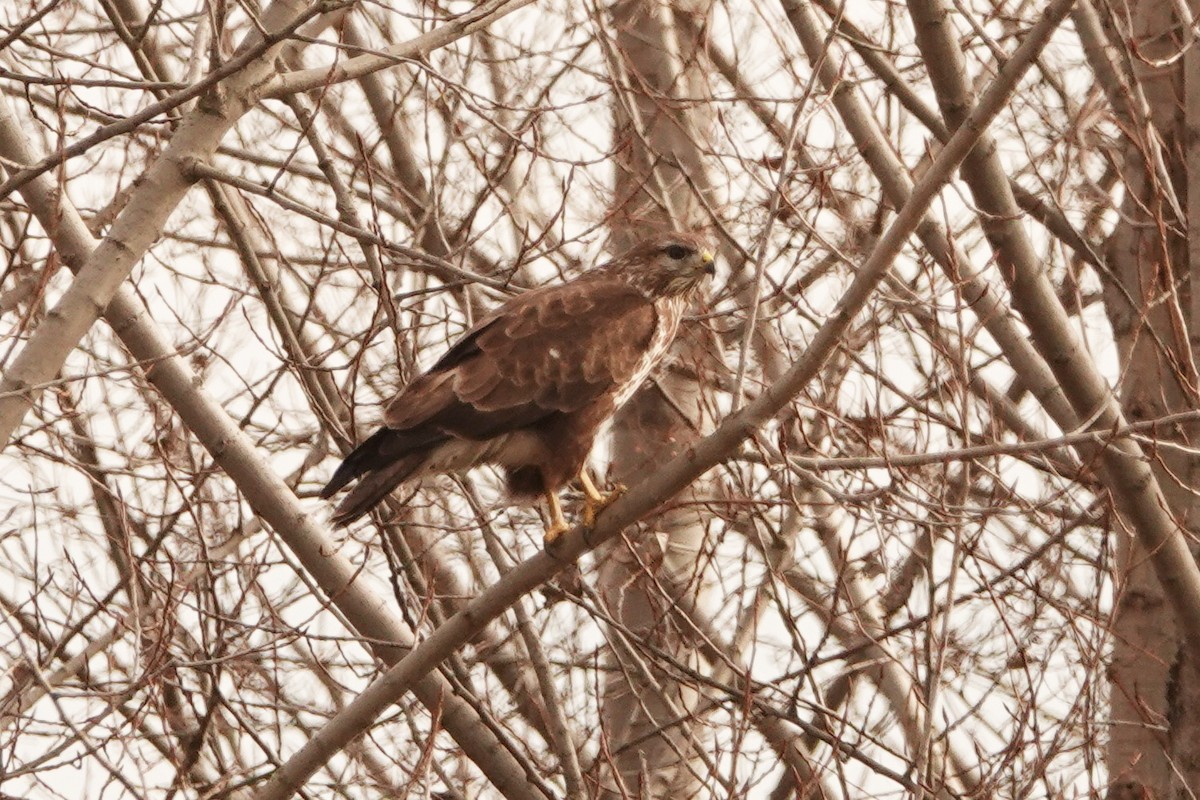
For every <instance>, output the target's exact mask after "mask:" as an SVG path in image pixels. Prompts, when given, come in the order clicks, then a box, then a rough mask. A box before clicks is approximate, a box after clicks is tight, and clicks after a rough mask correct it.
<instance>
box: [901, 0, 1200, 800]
mask: <svg viewBox="0 0 1200 800" xmlns="http://www.w3.org/2000/svg"><path fill="white" fill-rule="evenodd" d="M1146 5H1147V7H1146V8H1144V9H1143V11H1144V12H1145V13H1139V14H1136V15H1135V20H1136V22H1135V26H1136V27H1135V30H1134V32H1133V33H1134V38H1135V39H1136V40H1137V41H1138V42H1139V52H1140V54H1141V56H1142V57H1141V58H1138V59H1134V63H1135V69H1136V70H1140V71H1143V76H1142V77H1141V78H1140V79H1139V82H1140V83H1141V84H1142V87H1143V89H1144V90H1145V92H1146V97H1147V99H1148V101H1149V107H1150V109H1151V113H1152V114H1153V115H1154V117H1155V123H1156V127H1157V128H1158V130H1159V133H1160V135H1161V134H1163V133H1164V132H1166V131H1171V132H1175V131H1177V130H1178V129H1177V125H1176V123H1175V122H1174V121H1173V117H1174V116H1175V115H1176V114H1177V113H1178V107H1179V105H1180V100H1179V98H1178V94H1177V91H1178V90H1177V87H1176V85H1175V81H1173V80H1172V79H1171V77H1170V75H1168V74H1165V73H1163V72H1162V67H1161V66H1151V64H1148V63H1145V61H1144V59H1146V57H1147V56H1150V58H1151V59H1153V58H1154V57H1155V56H1173V55H1174V54H1175V53H1177V52H1178V51H1179V49H1180V48H1181V47H1183V46H1184V43H1183V42H1182V41H1176V40H1174V38H1173V36H1172V35H1170V31H1171V30H1172V27H1171V26H1172V24H1174V23H1173V22H1172V20H1171V18H1170V14H1171V9H1173V8H1174V6H1173V5H1171V4H1169V3H1159V4H1146ZM1150 6H1154V7H1153V8H1151V7H1150ZM909 8H910V10H911V12H912V15H913V21H914V29H915V31H916V35H917V44H918V47H919V48H920V49H921V52H922V54H923V55H924V57H925V61H926V63H927V64H928V65H929V74H930V78H931V80H932V82H933V84H934V88H935V90H936V93H937V98H938V103H939V105H940V107H941V109H942V113H943V115H944V116H945V117H946V120H947V123H948V124H949V125H950V126H951V127H954V126H955V125H957V124H958V123H959V121H960V120H961V118H962V116H963V114H964V112H965V109H967V108H969V107H970V104H971V90H970V86H969V83H968V81H967V77H966V70H965V64H964V60H963V58H962V53H961V49H960V48H959V47H958V45H957V38H956V36H957V34H956V32H955V30H954V28H953V26H952V25H951V24H950V18H949V12H948V7H947V6H946V5H945V4H943V3H942V2H940V0H910V2H909ZM1151 54H1153V55H1151ZM1147 70H1148V71H1150V72H1147ZM1151 73H1156V74H1151ZM1151 78H1152V79H1151ZM1156 107H1157V109H1158V110H1157V111H1155V109H1156ZM1129 109H1130V111H1129V113H1131V114H1135V113H1137V109H1138V104H1137V103H1133V102H1131V103H1129ZM1165 143H1166V145H1167V146H1165V147H1163V148H1161V149H1159V148H1158V147H1157V146H1155V147H1152V148H1142V147H1139V146H1137V145H1136V144H1135V145H1134V146H1133V147H1130V148H1129V149H1128V151H1127V153H1126V161H1125V165H1124V167H1125V170H1126V172H1125V175H1124V178H1125V181H1126V186H1127V191H1126V194H1125V200H1124V207H1123V209H1122V216H1121V220H1122V221H1121V222H1120V223H1119V224H1118V225H1117V228H1116V229H1115V230H1114V232H1113V236H1112V238H1111V239H1110V242H1109V246H1108V248H1107V250H1108V260H1109V264H1110V267H1111V268H1112V270H1111V274H1112V275H1113V276H1115V277H1116V278H1117V281H1118V282H1119V284H1120V285H1119V286H1114V285H1113V284H1112V282H1111V281H1107V282H1106V283H1107V284H1108V285H1107V286H1106V295H1107V296H1106V304H1107V308H1108V310H1109V315H1110V320H1111V321H1112V323H1113V328H1114V331H1115V332H1116V333H1117V336H1118V340H1119V341H1120V342H1121V343H1122V344H1123V346H1122V347H1121V354H1122V358H1123V365H1122V366H1123V367H1124V368H1125V369H1124V371H1123V375H1124V377H1125V379H1124V381H1123V383H1122V385H1121V386H1120V387H1119V391H1120V395H1121V404H1120V405H1118V404H1117V402H1116V401H1115V398H1114V397H1113V396H1112V395H1111V393H1110V391H1109V389H1108V387H1107V386H1106V384H1105V382H1104V380H1103V378H1102V377H1101V375H1100V373H1099V370H1098V369H1097V368H1096V366H1095V364H1094V363H1093V362H1092V361H1091V358H1090V356H1089V355H1088V353H1087V351H1086V350H1085V349H1084V348H1083V347H1082V346H1081V343H1080V341H1079V336H1078V334H1077V333H1076V331H1075V330H1074V328H1073V326H1071V325H1070V324H1069V322H1068V318H1067V315H1066V312H1065V310H1064V309H1063V308H1062V306H1061V304H1060V303H1059V301H1058V299H1057V297H1056V294H1055V290H1054V287H1053V286H1051V284H1050V281H1049V279H1048V277H1047V275H1046V273H1045V269H1044V267H1043V265H1042V262H1041V259H1040V258H1038V256H1037V254H1036V250H1035V248H1034V246H1033V244H1032V242H1030V240H1029V238H1028V236H1027V235H1026V233H1025V230H1024V228H1023V227H1022V225H1021V223H1020V219H1019V209H1018V208H1017V205H1016V203H1015V200H1014V198H1013V196H1012V193H1011V191H1010V190H1009V189H1008V182H1007V180H1006V177H1005V176H1006V173H1005V168H1004V166H1003V165H1002V164H1001V162H1000V159H999V158H998V156H997V154H996V144H995V142H994V141H993V140H992V139H991V138H990V137H987V138H984V139H982V140H981V141H980V144H979V146H978V148H977V149H976V150H975V152H973V153H972V154H971V156H970V157H968V159H967V160H966V162H964V165H963V179H964V180H965V181H966V182H967V184H968V186H969V187H970V188H971V192H972V195H973V198H974V200H975V202H976V203H977V204H978V206H979V208H980V210H981V211H982V212H983V213H984V217H983V219H984V231H985V233H986V235H987V236H988V240H989V241H990V242H991V244H992V246H993V248H994V250H995V252H996V255H997V261H998V263H999V266H1000V274H1001V275H1002V276H1003V277H1004V278H1005V280H1006V282H1007V283H1008V284H1009V286H1010V289H1011V291H1012V298H1013V305H1014V307H1015V308H1016V309H1017V310H1018V311H1020V312H1021V314H1022V315H1023V317H1024V318H1025V321H1026V323H1027V324H1028V325H1029V327H1030V331H1031V334H1032V337H1031V338H1032V339H1033V341H1034V343H1035V344H1036V345H1037V347H1038V348H1039V350H1040V351H1041V352H1042V353H1043V354H1044V355H1045V356H1046V359H1047V361H1048V362H1049V363H1050V365H1051V367H1052V368H1053V369H1054V371H1055V374H1056V375H1057V376H1058V379H1059V380H1060V382H1061V383H1062V386H1063V388H1064V390H1065V391H1066V394H1067V396H1068V398H1069V399H1070V400H1071V403H1072V405H1073V406H1074V407H1075V410H1076V412H1077V413H1078V414H1079V415H1080V417H1081V418H1089V417H1094V423H1093V426H1094V427H1095V428H1096V429H1111V428H1114V427H1119V426H1123V425H1124V424H1125V421H1126V420H1129V421H1131V422H1139V421H1142V420H1146V419H1154V418H1159V417H1162V416H1163V415H1165V414H1169V413H1171V412H1173V411H1178V410H1182V409H1184V408H1187V407H1191V406H1194V405H1195V402H1196V400H1197V386H1196V367H1195V364H1194V359H1193V354H1192V351H1191V347H1190V343H1189V341H1188V339H1187V337H1186V335H1185V334H1184V329H1185V326H1186V324H1187V322H1186V320H1185V317H1184V308H1183V304H1181V302H1180V295H1179V287H1180V285H1181V284H1180V283H1179V282H1180V280H1181V278H1182V276H1183V275H1184V274H1186V270H1184V271H1183V272H1181V269H1182V267H1183V265H1185V264H1186V263H1187V253H1186V248H1185V246H1184V242H1183V241H1182V240H1180V239H1179V238H1178V237H1175V236H1173V235H1172V234H1171V233H1170V230H1171V228H1172V225H1174V224H1177V223H1178V213H1177V212H1178V202H1177V199H1176V193H1177V189H1176V188H1175V187H1178V186H1180V185H1181V183H1180V182H1179V178H1178V176H1179V174H1180V172H1181V168H1180V166H1179V165H1173V164H1172V163H1171V162H1170V161H1164V159H1167V158H1169V157H1170V156H1169V155H1168V154H1171V153H1178V152H1179V148H1177V147H1174V146H1172V145H1171V139H1170V137H1168V138H1166V139H1165ZM1188 310H1189V311H1190V309H1188ZM1173 427H1174V431H1173V433H1174V437H1172V438H1178V439H1179V440H1180V441H1184V442H1189V441H1194V440H1195V437H1194V433H1195V426H1194V425H1184V424H1178V425H1176V426H1173ZM1101 457H1102V459H1103V465H1104V469H1103V470H1102V472H1101V477H1102V479H1103V481H1104V483H1105V485H1106V486H1107V487H1108V489H1109V490H1110V492H1111V494H1112V497H1113V500H1114V502H1115V504H1116V506H1117V509H1118V511H1119V512H1120V520H1119V528H1118V530H1128V531H1129V533H1132V534H1133V539H1132V540H1130V539H1129V538H1128V537H1126V536H1122V537H1121V541H1122V545H1121V547H1120V549H1119V552H1120V554H1121V559H1120V562H1121V565H1122V568H1123V572H1124V574H1123V576H1122V578H1124V580H1121V581H1120V582H1119V584H1118V605H1117V630H1116V631H1115V633H1116V636H1115V637H1114V642H1115V644H1114V647H1115V648H1116V651H1115V652H1114V670H1113V672H1112V673H1110V674H1111V676H1112V678H1113V690H1114V691H1113V701H1114V717H1113V722H1114V723H1115V727H1114V730H1113V737H1114V740H1116V741H1118V742H1119V741H1120V740H1122V739H1124V738H1126V737H1130V738H1132V739H1136V740H1139V741H1137V742H1136V744H1135V745H1134V746H1133V747H1132V748H1126V747H1125V746H1124V745H1122V744H1118V745H1117V748H1116V750H1113V751H1110V756H1111V760H1110V780H1111V781H1113V782H1114V783H1115V784H1116V785H1118V786H1120V785H1122V784H1123V783H1124V782H1126V781H1129V780H1132V781H1133V782H1134V783H1136V784H1138V785H1140V786H1142V787H1144V788H1146V789H1147V790H1149V791H1150V792H1151V793H1152V794H1153V795H1154V796H1163V792H1164V791H1165V789H1166V785H1167V783H1168V782H1169V781H1170V773H1169V768H1168V766H1167V764H1166V759H1165V754H1164V752H1163V745H1162V743H1160V742H1156V741H1154V739H1155V735H1154V734H1153V733H1152V730H1153V729H1154V728H1156V727H1161V726H1162V724H1163V722H1164V719H1163V718H1162V716H1160V715H1161V714H1163V713H1164V712H1165V711H1166V703H1167V698H1166V692H1165V689H1166V686H1167V683H1168V680H1169V679H1168V676H1167V671H1168V670H1169V669H1170V668H1171V666H1172V664H1174V663H1175V662H1176V661H1177V660H1178V659H1179V658H1180V657H1181V656H1182V655H1183V654H1184V653H1186V654H1187V656H1188V658H1189V659H1190V660H1191V661H1192V663H1200V659H1198V658H1196V656H1197V655H1198V654H1200V569H1197V566H1196V562H1195V559H1194V558H1193V556H1192V553H1191V552H1190V549H1189V545H1188V539H1189V538H1194V531H1195V528H1196V524H1197V522H1196V520H1195V514H1194V506H1195V500H1194V498H1193V497H1192V489H1191V487H1190V486H1184V485H1181V483H1180V481H1179V480H1178V479H1177V478H1176V477H1174V476H1180V475H1191V473H1192V470H1193V461H1194V458H1193V456H1191V455H1190V454H1188V453H1184V452H1181V451H1179V450H1176V449H1174V448H1170V449H1163V450H1161V451H1160V452H1158V453H1157V454H1156V456H1155V458H1153V459H1148V458H1147V456H1146V454H1144V453H1143V452H1142V449H1141V448H1140V447H1139V446H1138V445H1137V444H1136V442H1134V441H1133V440H1132V439H1117V440H1115V441H1114V442H1113V444H1112V446H1110V447H1107V448H1105V449H1104V450H1103V451H1102V454H1101ZM1152 465H1153V466H1152ZM1159 587H1161V591H1160V589H1159ZM1172 612H1173V617H1174V619H1173V620H1172ZM1127 617H1131V619H1123V618H1127ZM1172 623H1174V625H1173V624H1172ZM1175 626H1178V628H1179V629H1180V633H1179V634H1176V632H1175V630H1174V627H1175ZM1177 636H1179V637H1181V638H1182V641H1179V640H1177V638H1176V637H1177ZM1180 645H1182V650H1181V648H1180ZM1190 679H1194V678H1190ZM1127 715H1128V716H1127ZM1122 729H1127V730H1122ZM1131 770H1132V771H1134V772H1135V773H1136V775H1132V774H1130V771H1131Z"/></svg>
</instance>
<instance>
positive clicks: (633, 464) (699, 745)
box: [598, 0, 713, 797]
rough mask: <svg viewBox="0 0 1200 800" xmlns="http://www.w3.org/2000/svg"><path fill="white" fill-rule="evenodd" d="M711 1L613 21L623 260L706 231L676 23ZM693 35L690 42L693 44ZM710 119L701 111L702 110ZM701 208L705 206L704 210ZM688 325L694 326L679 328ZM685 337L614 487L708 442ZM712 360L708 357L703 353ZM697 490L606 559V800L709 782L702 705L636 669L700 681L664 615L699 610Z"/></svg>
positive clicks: (653, 8) (691, 85) (708, 422)
mask: <svg viewBox="0 0 1200 800" xmlns="http://www.w3.org/2000/svg"><path fill="white" fill-rule="evenodd" d="M705 7H706V3H705V0H684V1H683V2H678V3H674V4H666V3H664V4H652V3H643V2H640V1H639V0H621V2H616V3H614V4H613V6H612V8H611V19H612V25H613V27H614V28H615V36H614V41H615V48H616V49H615V52H613V53H611V54H610V58H611V61H610V68H611V69H613V79H614V82H615V83H616V84H617V86H618V89H617V92H616V95H615V96H616V105H615V108H614V114H615V127H616V136H615V139H616V143H617V145H616V146H617V151H616V154H615V162H616V183H615V191H616V198H615V202H614V205H613V211H612V221H611V230H612V240H613V244H614V248H613V249H616V250H619V249H621V248H623V247H625V246H627V245H628V244H629V243H631V242H632V241H633V240H636V239H637V238H638V237H639V236H641V235H644V234H645V233H646V232H647V231H650V230H654V229H664V228H665V229H670V228H672V227H674V228H684V229H692V228H697V227H700V226H701V225H702V224H703V222H704V216H703V204H702V201H701V198H700V197H699V196H698V195H697V191H704V190H705V188H706V187H707V186H708V180H707V177H706V173H705V170H704V166H703V163H702V156H701V150H702V148H701V143H702V142H703V138H704V131H705V130H706V128H707V126H708V125H709V124H711V121H710V118H709V117H708V115H707V114H706V113H704V112H702V111H701V110H700V109H698V108H690V107H689V105H690V104H691V103H693V102H695V101H696V100H697V99H698V98H701V97H704V96H705V95H706V94H707V92H708V87H707V86H706V84H705V82H704V80H703V75H702V73H701V71H700V69H699V67H698V62H697V59H696V51H697V48H698V47H700V46H701V45H702V41H701V37H702V34H698V33H696V31H698V30H699V29H700V26H697V25H695V24H693V25H688V26H683V25H680V26H677V25H676V24H675V21H674V17H675V15H679V14H686V15H688V16H689V17H691V18H692V19H693V20H697V21H698V20H699V19H702V17H703V14H704V9H705ZM689 34H690V35H689ZM705 111H707V109H706V110H705ZM704 199H705V200H707V199H709V198H704ZM685 324H686V323H685ZM704 332H705V329H704V328H703V327H701V326H698V325H697V326H691V327H690V328H686V329H685V330H684V332H683V333H682V334H681V336H680V341H679V342H678V343H677V344H676V346H675V348H674V350H673V353H672V356H671V361H670V365H669V366H667V367H665V368H664V369H662V370H661V374H659V375H658V376H657V377H656V379H655V380H654V381H652V382H651V383H649V384H647V385H646V386H645V387H643V388H642V390H641V391H639V392H638V393H637V394H635V395H634V396H633V398H632V399H631V400H630V402H629V403H628V405H627V406H626V407H625V408H624V409H622V411H620V412H619V413H618V415H617V417H616V419H615V420H614V422H613V443H612V447H613V451H612V477H613V478H614V480H616V481H617V482H618V483H623V484H629V485H632V484H633V483H636V482H637V481H638V476H639V475H644V474H646V473H648V472H652V471H654V470H656V469H657V468H658V467H659V466H660V465H662V464H664V463H666V462H667V461H668V460H669V459H671V458H672V457H673V456H675V455H677V454H678V453H679V452H680V451H681V450H682V448H684V447H686V446H687V445H688V444H689V443H690V442H692V441H694V440H695V439H697V438H698V437H699V436H702V435H704V434H706V433H708V432H709V431H710V430H711V429H712V424H713V419H712V414H711V410H710V409H711V406H710V405H709V398H706V397H705V395H704V392H703V391H702V389H701V385H700V383H699V381H698V380H697V378H698V376H699V375H700V374H703V372H705V371H706V370H708V369H711V368H712V366H713V365H712V364H710V363H707V362H709V360H710V358H711V355H710V353H711V345H712V342H711V339H710V340H709V341H708V342H705V340H704V336H703V334H704ZM706 351H707V352H706ZM705 493H706V490H705V489H704V487H703V486H702V485H701V486H693V487H692V488H691V489H690V490H689V491H688V492H686V493H685V494H684V495H682V496H680V497H679V498H678V508H676V509H675V510H671V511H668V512H665V513H663V514H660V515H657V516H655V517H653V518H651V519H650V520H647V521H646V522H645V523H644V526H643V530H642V533H641V534H640V538H635V537H628V536H627V537H624V538H623V539H621V540H618V541H615V542H613V543H612V544H611V545H609V546H608V547H606V548H605V549H604V551H603V552H602V553H600V554H599V559H600V560H601V567H600V575H599V579H598V583H599V587H598V588H599V592H600V595H601V597H602V599H603V602H604V604H605V606H606V607H607V608H608V610H609V613H610V614H611V615H612V617H613V619H614V620H615V621H616V623H617V624H616V625H614V626H612V627H611V628H610V631H609V640H610V642H611V643H612V647H613V649H612V661H613V667H614V668H613V669H612V671H610V672H609V673H608V675H607V678H606V680H605V683H604V690H603V692H604V693H603V704H602V710H601V722H602V726H603V729H602V734H601V735H602V736H603V737H604V744H603V750H604V752H606V753H607V754H608V758H609V759H610V765H609V766H610V767H611V770H612V772H611V775H610V777H608V778H606V779H605V780H604V781H603V783H602V788H603V795H602V796H605V797H617V796H622V794H625V795H627V796H628V795H632V796H635V797H696V796H698V795H699V794H700V791H701V785H702V782H701V780H700V778H699V777H698V776H700V775H702V774H705V772H707V770H704V769H693V768H691V767H690V765H691V763H692V762H694V761H697V760H698V759H699V758H700V757H701V751H703V750H704V749H705V748H706V743H707V741H708V736H707V735H706V734H705V733H704V726H702V725H696V724H695V720H694V719H692V718H691V714H692V712H693V711H694V710H695V708H696V706H697V703H698V701H699V700H700V695H699V694H698V692H696V691H695V690H694V688H693V687H692V686H690V685H688V683H687V682H685V681H682V680H680V679H679V678H678V677H677V676H676V675H675V674H668V673H667V672H665V671H663V670H661V669H658V668H656V667H655V665H656V664H661V660H659V659H655V660H653V661H650V660H646V659H643V658H641V656H640V653H639V647H638V646H637V645H638V644H639V643H645V644H649V645H651V646H652V647H654V648H658V649H661V650H662V651H664V652H666V653H669V654H670V655H671V656H672V657H673V658H675V659H677V660H678V661H680V662H682V663H684V664H687V665H689V666H691V667H693V668H699V666H700V659H699V655H698V653H697V652H696V649H695V645H694V643H692V642H689V641H688V637H687V635H686V634H684V633H683V632H682V631H681V630H680V628H679V626H678V624H677V623H676V622H675V621H674V618H673V616H672V614H671V613H670V609H671V607H672V606H673V605H675V604H676V602H677V598H678V597H680V596H681V595H684V594H686V595H688V596H689V597H690V598H691V599H690V602H691V603H692V604H694V605H695V606H697V607H703V605H704V592H705V588H706V579H705V576H704V572H703V569H702V567H701V566H700V565H701V563H702V561H703V558H702V553H703V551H704V549H705V541H706V534H707V530H708V526H707V525H706V521H705V519H704V516H703V515H702V513H701V511H700V506H699V505H698V504H696V503H695V500H696V499H697V498H698V497H700V496H703V495H704V494H705Z"/></svg>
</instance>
